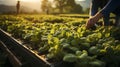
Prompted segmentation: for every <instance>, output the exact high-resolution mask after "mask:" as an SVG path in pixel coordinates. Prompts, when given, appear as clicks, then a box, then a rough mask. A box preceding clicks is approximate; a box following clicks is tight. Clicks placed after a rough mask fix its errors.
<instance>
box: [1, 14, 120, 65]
mask: <svg viewBox="0 0 120 67" xmlns="http://www.w3.org/2000/svg"><path fill="white" fill-rule="evenodd" d="M86 21H87V19H83V18H71V17H60V16H54V15H17V16H16V15H0V28H1V29H3V30H5V31H6V32H8V33H10V34H11V36H13V37H15V38H16V39H19V40H21V41H22V42H23V44H25V46H27V47H28V48H29V49H30V50H33V51H35V52H36V53H37V54H39V55H40V56H43V57H44V58H45V59H46V60H48V61H50V62H60V61H64V62H69V63H74V67H120V36H119V35H120V28H119V27H115V26H101V25H98V26H97V27H96V28H95V29H94V30H93V29H86V28H85V24H86Z"/></svg>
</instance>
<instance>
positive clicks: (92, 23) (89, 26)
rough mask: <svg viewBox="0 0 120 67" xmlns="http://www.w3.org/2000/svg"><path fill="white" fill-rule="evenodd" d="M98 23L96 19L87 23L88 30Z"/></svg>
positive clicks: (91, 19)
mask: <svg viewBox="0 0 120 67" xmlns="http://www.w3.org/2000/svg"><path fill="white" fill-rule="evenodd" d="M95 23H96V19H95V18H94V17H92V18H90V19H88V21H87V22H86V28H87V29H89V28H91V27H92V26H94V24H95Z"/></svg>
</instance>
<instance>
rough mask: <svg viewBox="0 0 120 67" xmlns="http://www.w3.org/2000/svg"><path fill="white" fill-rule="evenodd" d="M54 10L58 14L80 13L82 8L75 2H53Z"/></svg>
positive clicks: (57, 0) (56, 0)
mask: <svg viewBox="0 0 120 67" xmlns="http://www.w3.org/2000/svg"><path fill="white" fill-rule="evenodd" d="M54 2H55V6H56V8H58V9H59V12H60V13H63V12H64V11H66V12H67V13H82V12H83V9H82V6H81V5H79V4H76V3H75V0H54Z"/></svg>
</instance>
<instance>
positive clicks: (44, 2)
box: [41, 0, 52, 14]
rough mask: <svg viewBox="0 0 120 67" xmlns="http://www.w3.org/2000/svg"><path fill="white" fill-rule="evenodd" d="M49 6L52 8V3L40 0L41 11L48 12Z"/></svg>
mask: <svg viewBox="0 0 120 67" xmlns="http://www.w3.org/2000/svg"><path fill="white" fill-rule="evenodd" d="M51 8H52V5H51V3H50V2H49V1H48V0H42V3H41V9H42V11H43V12H46V14H49V11H50V9H51Z"/></svg>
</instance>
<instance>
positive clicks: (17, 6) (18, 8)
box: [16, 1, 20, 14]
mask: <svg viewBox="0 0 120 67" xmlns="http://www.w3.org/2000/svg"><path fill="white" fill-rule="evenodd" d="M16 9H17V14H19V13H20V1H17V4H16Z"/></svg>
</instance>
